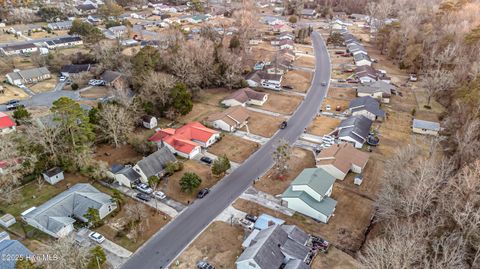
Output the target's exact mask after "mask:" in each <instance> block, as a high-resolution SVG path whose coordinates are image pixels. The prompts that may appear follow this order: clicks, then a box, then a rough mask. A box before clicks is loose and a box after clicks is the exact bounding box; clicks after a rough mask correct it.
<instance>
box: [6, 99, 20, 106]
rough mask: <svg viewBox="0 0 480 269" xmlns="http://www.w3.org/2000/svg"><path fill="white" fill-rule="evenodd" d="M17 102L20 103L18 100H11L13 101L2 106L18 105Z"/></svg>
mask: <svg viewBox="0 0 480 269" xmlns="http://www.w3.org/2000/svg"><path fill="white" fill-rule="evenodd" d="M19 102H20V100H15V99H13V100H10V101H8V102H6V103H4V105H6V106H8V105H13V104H18V103H19Z"/></svg>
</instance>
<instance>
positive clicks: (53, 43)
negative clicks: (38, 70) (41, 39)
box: [45, 36, 83, 49]
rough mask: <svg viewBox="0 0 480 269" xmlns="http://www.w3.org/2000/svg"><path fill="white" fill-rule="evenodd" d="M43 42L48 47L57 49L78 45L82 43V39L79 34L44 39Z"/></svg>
mask: <svg viewBox="0 0 480 269" xmlns="http://www.w3.org/2000/svg"><path fill="white" fill-rule="evenodd" d="M45 44H46V45H47V48H48V49H57V48H66V47H74V46H80V45H82V44H83V40H82V38H81V37H79V36H67V37H60V38H56V39H52V40H49V41H46V42H45Z"/></svg>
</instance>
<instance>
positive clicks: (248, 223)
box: [238, 219, 255, 230]
mask: <svg viewBox="0 0 480 269" xmlns="http://www.w3.org/2000/svg"><path fill="white" fill-rule="evenodd" d="M238 222H239V223H240V225H241V226H242V227H243V228H245V229H248V230H253V227H254V226H255V224H254V223H253V222H251V221H249V220H247V219H240V220H239V221H238Z"/></svg>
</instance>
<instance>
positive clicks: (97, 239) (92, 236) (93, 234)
mask: <svg viewBox="0 0 480 269" xmlns="http://www.w3.org/2000/svg"><path fill="white" fill-rule="evenodd" d="M88 237H89V238H90V239H92V240H93V241H95V242H97V243H99V244H101V243H103V241H105V237H103V235H101V234H99V233H97V232H91V233H90V234H89V235H88Z"/></svg>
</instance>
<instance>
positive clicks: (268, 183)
mask: <svg viewBox="0 0 480 269" xmlns="http://www.w3.org/2000/svg"><path fill="white" fill-rule="evenodd" d="M289 165H290V167H289V173H288V175H287V176H286V177H285V178H284V179H277V178H275V176H274V171H272V170H271V169H270V170H269V171H268V172H267V173H266V174H265V175H264V176H263V177H261V178H260V180H259V181H257V182H256V183H255V188H257V189H259V190H261V191H263V192H266V193H270V194H272V195H277V194H282V193H283V192H284V191H285V190H286V189H287V188H288V186H289V185H290V183H291V182H292V181H293V180H294V179H295V178H296V177H297V176H298V174H300V172H302V171H303V169H305V168H312V167H315V157H314V156H313V153H312V152H311V151H307V150H304V149H300V148H293V150H292V157H291V159H290V161H289Z"/></svg>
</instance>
